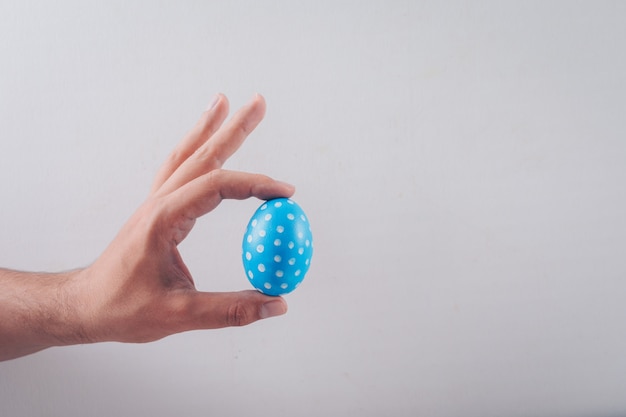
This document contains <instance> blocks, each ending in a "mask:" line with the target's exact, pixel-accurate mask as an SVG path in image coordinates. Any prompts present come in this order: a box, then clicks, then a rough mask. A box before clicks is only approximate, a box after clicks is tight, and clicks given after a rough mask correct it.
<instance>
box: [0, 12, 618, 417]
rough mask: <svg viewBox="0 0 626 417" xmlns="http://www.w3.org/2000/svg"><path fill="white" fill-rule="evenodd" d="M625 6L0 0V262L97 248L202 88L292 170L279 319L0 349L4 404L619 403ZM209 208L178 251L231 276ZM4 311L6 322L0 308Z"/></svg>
mask: <svg viewBox="0 0 626 417" xmlns="http://www.w3.org/2000/svg"><path fill="white" fill-rule="evenodd" d="M625 21H626V3H623V2H573V1H567V2H544V1H537V2H530V1H529V2H527V1H520V2H500V1H494V2H472V3H468V2H413V1H385V2H383V1H379V2H374V1H351V2H349V1H316V2H291V1H267V2H264V1H245V2H244V1H228V2H226V1H224V2H217V1H216V2H203V1H180V2H173V1H172V2H165V1H162V2H148V1H146V2H137V1H103V2H82V1H74V2H67V1H64V2H63V1H62V2H18V1H15V2H6V1H3V2H0V173H1V175H0V191H1V194H2V202H1V204H0V231H1V232H2V233H1V238H0V265H1V266H3V267H9V268H15V269H22V270H45V271H60V270H66V269H71V268H76V267H80V266H85V265H88V264H89V263H91V262H92V261H93V260H94V259H95V258H96V257H97V256H98V255H99V254H100V253H101V252H102V251H103V250H104V248H105V247H106V246H107V244H108V243H109V242H110V241H111V240H112V239H113V237H114V236H115V234H116V232H117V231H118V229H119V228H120V227H121V225H122V224H123V223H124V221H125V220H126V219H127V218H128V216H130V215H131V213H132V212H133V211H134V210H135V208H136V207H137V206H138V205H139V204H140V203H141V201H142V200H143V198H145V196H146V195H147V192H148V190H149V187H150V185H151V181H152V176H153V175H154V174H155V173H156V170H157V169H158V166H159V165H160V163H161V162H162V161H163V160H164V158H165V157H166V156H167V154H168V153H169V151H170V150H171V149H172V148H173V147H174V146H175V145H176V143H177V142H178V141H179V139H181V138H182V137H183V135H184V134H185V133H186V131H187V130H188V129H190V128H191V127H192V126H193V124H194V123H195V121H196V119H197V118H198V117H199V115H200V114H201V112H202V111H203V110H204V108H205V107H206V105H207V104H208V103H209V102H210V100H211V97H212V96H213V94H214V93H216V92H218V91H219V92H223V93H225V94H226V95H227V96H228V97H229V99H230V103H231V111H232V110H235V109H237V108H238V107H240V106H241V105H243V104H244V103H245V102H246V101H247V100H248V98H249V97H251V96H252V94H253V93H255V92H259V93H261V94H263V95H264V96H265V98H266V100H267V116H266V119H265V120H264V121H263V123H262V124H261V125H260V126H259V127H258V129H257V130H256V131H255V132H254V133H253V134H252V135H251V137H250V138H249V139H248V141H247V142H246V143H245V144H244V146H243V147H242V148H241V149H240V151H239V152H238V153H237V154H236V155H235V156H234V157H233V158H232V159H231V160H230V161H229V162H228V163H227V165H226V168H228V169H235V170H245V171H252V172H262V173H265V174H268V175H271V176H274V177H276V178H279V179H283V180H285V181H289V182H291V183H293V184H295V185H296V186H297V193H296V195H295V197H294V198H295V200H296V201H298V203H299V204H300V205H301V206H302V207H303V208H304V210H305V211H306V213H307V214H308V217H309V218H310V220H311V224H312V228H313V234H314V239H315V254H314V256H313V260H312V266H311V270H310V271H309V274H308V275H307V277H306V279H305V280H304V282H303V284H302V285H301V286H300V288H299V289H298V290H297V291H295V292H294V293H292V294H290V295H288V296H286V299H287V302H288V303H289V306H290V310H289V313H288V314H287V315H286V316H283V317H280V318H274V319H270V320H265V321H262V322H258V323H255V324H253V325H251V326H248V327H245V328H234V329H224V330H218V331H197V332H190V333H186V334H179V335H174V336H171V337H168V338H166V339H163V340H161V341H158V342H155V343H151V344H143V345H131V344H117V343H106V344H100V345H89V346H73V347H67V348H52V349H48V350H46V351H43V352H40V353H37V354H34V355H31V356H28V357H24V358H22V359H17V360H13V361H9V362H4V363H0V415H2V416H7V417H9V416H20V417H21V416H24V417H26V416H29V417H33V416H52V415H58V416H68V417H74V416H113V415H117V416H129V415H151V416H179V415H184V416H206V415H219V416H243V415H257V416H258V415H263V416H321V415H327V416H381V415H389V416H416V415H423V416H459V415H462V416H565V415H567V416H592V415H593V416H610V415H618V414H620V415H623V414H625V413H626V396H625V395H624V392H625V388H626V308H625V307H624V300H625V299H626V220H625V213H626V117H625V114H626V111H625V110H626V25H625V24H624V22H625ZM258 204H259V202H258V201H254V200H248V201H243V202H236V201H227V202H225V203H223V204H222V205H221V206H220V207H218V208H217V209H216V210H215V211H214V212H212V213H210V214H209V215H207V216H205V217H203V218H202V219H200V220H199V221H198V223H197V225H196V228H195V229H194V231H193V232H192V233H191V235H190V236H189V237H188V239H187V240H186V241H185V242H183V244H182V245H181V252H182V254H183V257H184V259H185V260H186V262H187V264H188V266H189V268H190V270H191V272H192V274H193V275H194V278H195V280H196V283H197V286H198V288H199V289H200V290H206V291H208V290H215V291H230V290H239V289H247V288H249V284H248V283H247V280H246V277H245V274H244V271H243V268H242V265H241V260H240V245H241V238H242V235H243V232H244V229H245V225H246V222H247V220H248V218H249V216H250V215H251V214H252V213H253V211H254V210H255V208H256V207H257V206H258ZM0 319H2V318H0Z"/></svg>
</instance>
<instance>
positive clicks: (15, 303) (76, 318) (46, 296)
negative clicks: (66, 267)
mask: <svg viewBox="0 0 626 417" xmlns="http://www.w3.org/2000/svg"><path fill="white" fill-rule="evenodd" d="M79 273H80V271H70V272H63V273H55V274H48V273H28V272H18V271H11V270H6V269H0V360H8V359H13V358H17V357H20V356H24V355H28V354H30V353H34V352H37V351H39V350H42V349H46V348H48V347H52V346H64V345H71V344H77V343H84V342H87V340H86V338H85V337H84V331H82V327H83V326H82V323H81V320H80V314H79V313H80V311H79V306H77V305H76V303H75V300H74V299H73V295H72V290H71V288H72V287H73V286H72V282H73V281H75V280H76V278H77V276H78V274H79Z"/></svg>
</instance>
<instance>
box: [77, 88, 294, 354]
mask: <svg viewBox="0 0 626 417" xmlns="http://www.w3.org/2000/svg"><path fill="white" fill-rule="evenodd" d="M227 114H228V101H227V99H226V97H224V96H222V95H218V96H216V99H215V101H214V103H213V105H212V107H211V108H209V109H208V110H207V111H205V112H204V113H203V114H202V117H201V118H200V120H199V121H198V123H197V125H196V126H195V128H194V129H193V130H192V131H191V132H190V133H189V134H188V135H187V137H186V138H185V139H184V140H183V141H182V142H181V143H180V144H179V145H178V146H177V147H176V149H175V150H174V151H173V152H172V153H171V155H170V156H169V158H168V159H167V161H166V162H165V164H164V165H163V166H162V168H161V169H160V171H159V172H158V174H157V176H156V179H155V181H154V184H153V186H152V190H151V192H150V195H149V196H148V198H147V200H146V201H145V202H144V203H143V204H142V205H141V206H140V207H139V209H138V210H137V212H135V214H134V215H133V216H132V217H131V218H130V219H129V221H128V222H127V223H126V224H125V225H124V227H123V228H122V230H121V231H120V232H119V234H118V235H117V237H116V238H115V239H114V240H113V242H112V243H111V244H110V246H109V247H108V248H107V249H106V250H105V252H104V253H103V254H102V255H101V256H100V257H99V258H98V259H97V260H96V262H95V263H94V264H93V265H91V266H89V267H88V268H86V269H84V270H82V271H79V272H78V273H76V274H74V275H73V276H72V277H71V279H70V285H69V287H68V291H67V292H66V296H67V297H68V300H78V301H77V302H75V303H74V304H75V305H76V306H77V309H76V311H75V315H76V317H77V318H78V320H76V321H75V326H74V329H73V330H72V332H73V334H76V335H79V339H78V340H76V341H75V342H79V343H82V342H98V341H120V342H149V341H153V340H157V339H160V338H162V337H165V336H168V335H170V334H173V333H178V332H183V331H187V330H193V329H214V328H219V327H226V326H240V325H246V324H249V323H252V322H254V321H256V320H259V319H263V318H267V317H271V316H276V315H280V314H284V313H285V312H286V311H287V305H286V303H285V301H284V300H283V299H282V298H280V297H269V296H266V295H263V294H261V293H260V292H257V291H254V290H248V291H241V292H231V293H211V292H200V291H197V290H196V288H195V285H194V280H193V278H192V276H191V273H190V272H189V270H188V269H187V267H186V266H185V263H184V262H183V260H182V258H181V255H180V253H179V251H178V249H177V245H178V244H179V243H180V242H181V241H182V240H183V239H185V237H186V236H187V234H188V233H189V232H190V231H191V229H192V227H193V226H194V223H195V221H196V219H197V218H198V217H200V216H202V215H204V214H206V213H208V212H209V211H211V210H213V209H214V208H215V207H217V205H218V204H219V203H220V202H221V201H222V199H226V198H230V199H245V198H249V197H253V196H254V197H258V198H260V199H269V198H274V197H290V196H291V195H293V193H294V187H293V186H291V185H288V184H285V183H282V182H278V181H275V180H273V179H271V178H269V177H266V176H264V175H258V174H250V173H244V172H234V171H226V170H223V169H222V165H223V164H224V162H225V161H226V160H227V159H228V158H229V157H230V156H231V155H232V154H233V153H234V152H235V151H236V150H237V149H238V148H239V147H240V146H241V144H242V143H243V141H244V140H245V138H246V137H247V136H248V134H249V133H250V132H251V131H252V130H254V128H255V127H256V126H257V125H258V123H259V122H260V121H261V120H262V119H263V116H264V114H265V101H264V99H263V97H261V96H260V95H256V96H255V97H254V98H253V99H252V100H251V101H250V102H249V103H247V104H246V105H245V106H244V107H243V108H241V109H240V110H239V111H238V112H237V113H236V114H235V115H234V116H233V117H232V119H231V120H230V121H228V122H227V123H225V124H222V123H223V122H224V120H225V118H226V116H227ZM65 337H68V338H70V339H71V337H72V336H71V334H70V335H66V336H65Z"/></svg>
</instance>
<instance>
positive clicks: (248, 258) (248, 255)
mask: <svg viewBox="0 0 626 417" xmlns="http://www.w3.org/2000/svg"><path fill="white" fill-rule="evenodd" d="M246 259H247V260H250V259H252V254H251V253H250V252H246Z"/></svg>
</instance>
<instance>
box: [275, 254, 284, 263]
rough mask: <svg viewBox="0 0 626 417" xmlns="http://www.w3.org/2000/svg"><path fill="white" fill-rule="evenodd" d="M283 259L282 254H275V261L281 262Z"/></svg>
mask: <svg viewBox="0 0 626 417" xmlns="http://www.w3.org/2000/svg"><path fill="white" fill-rule="evenodd" d="M282 260H283V258H281V257H280V255H276V256H274V262H280V261H282Z"/></svg>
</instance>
